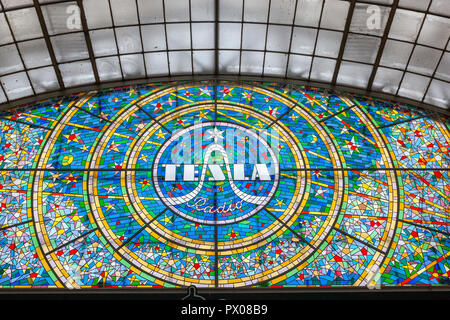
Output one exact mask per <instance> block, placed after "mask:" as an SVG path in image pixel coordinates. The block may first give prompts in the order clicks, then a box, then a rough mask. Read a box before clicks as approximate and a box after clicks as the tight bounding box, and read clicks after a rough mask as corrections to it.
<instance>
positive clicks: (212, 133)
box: [207, 127, 223, 143]
mask: <svg viewBox="0 0 450 320" xmlns="http://www.w3.org/2000/svg"><path fill="white" fill-rule="evenodd" d="M207 133H208V134H209V137H208V139H214V143H217V141H218V140H219V139H223V136H222V134H223V131H220V130H219V129H217V128H216V127H214V129H213V130H211V129H210V130H208V131H207Z"/></svg>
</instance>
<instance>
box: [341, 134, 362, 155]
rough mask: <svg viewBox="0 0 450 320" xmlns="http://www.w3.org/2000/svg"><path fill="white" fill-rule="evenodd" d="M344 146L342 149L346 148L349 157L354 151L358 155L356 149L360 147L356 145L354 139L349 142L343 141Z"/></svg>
mask: <svg viewBox="0 0 450 320" xmlns="http://www.w3.org/2000/svg"><path fill="white" fill-rule="evenodd" d="M345 143H346V145H345V146H344V147H343V148H347V149H348V150H349V152H350V154H351V155H353V151H356V152H358V153H359V150H358V148H360V147H361V145H359V144H356V142H355V137H352V140H351V141H348V140H345Z"/></svg>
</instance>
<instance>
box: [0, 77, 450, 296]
mask: <svg viewBox="0 0 450 320" xmlns="http://www.w3.org/2000/svg"><path fill="white" fill-rule="evenodd" d="M449 144H450V133H449V122H448V118H447V119H446V118H445V116H443V115H440V114H437V113H432V112H429V111H426V110H422V109H419V108H415V107H413V106H407V105H399V104H396V103H394V102H389V101H383V100H378V99H375V98H370V97H366V96H361V95H355V94H350V93H346V92H336V91H331V90H325V89H319V88H312V87H306V86H297V85H280V84H274V83H259V82H239V83H235V82H225V81H218V82H217V81H216V82H213V81H210V82H198V83H192V82H167V83H150V84H146V85H137V86H129V87H120V88H111V89H106V90H102V91H90V92H84V93H79V94H76V95H73V96H70V97H63V98H55V99H49V100H45V101H41V102H37V103H33V104H29V105H24V106H21V107H19V108H16V109H13V110H10V111H8V112H3V113H2V114H1V120H0V173H1V174H0V180H1V181H0V202H1V206H0V232H1V236H0V287H1V288H38V287H48V288H68V289H71V288H95V287H111V288H114V287H140V288H148V287H181V286H188V285H191V284H193V285H196V286H198V287H210V288H223V287H243V286H250V287H307V286H332V287H333V286H336V287H340V286H358V287H359V286H371V285H380V286H410V285H413V286H414V285H432V286H434V285H445V284H448V283H449V276H450V265H449V259H448V257H449V255H450V239H449V233H450V229H449V226H450V217H449V214H450V206H449V204H450V184H449V173H448V172H449V171H448V169H449V167H450V154H449V150H450V149H449V148H450V145H449Z"/></svg>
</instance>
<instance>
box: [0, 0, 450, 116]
mask: <svg viewBox="0 0 450 320" xmlns="http://www.w3.org/2000/svg"><path fill="white" fill-rule="evenodd" d="M36 3H37V4H35V1H32V0H14V1H12V0H0V11H1V12H0V77H1V78H2V81H3V82H4V83H2V91H1V92H0V103H2V104H8V103H11V102H13V103H15V104H16V103H19V102H20V101H17V102H15V101H16V100H18V99H21V98H26V97H28V96H33V95H35V94H41V93H51V92H54V91H58V90H65V89H71V88H74V89H73V90H75V87H79V86H86V85H92V84H96V85H99V84H100V83H103V82H113V81H123V80H139V79H146V78H154V77H167V78H169V77H174V76H177V75H180V76H186V75H190V76H195V75H202V76H203V75H208V76H218V75H219V76H228V75H230V76H243V77H245V76H270V77H275V78H280V80H283V81H285V80H288V81H291V80H299V81H306V82H308V81H313V82H318V83H323V84H326V85H331V86H346V87H348V86H350V87H355V88H360V89H363V90H365V91H367V92H370V91H372V92H374V93H380V94H389V95H392V96H393V98H397V99H402V98H406V99H408V100H415V102H416V103H417V104H421V105H427V104H429V105H433V106H438V107H441V108H444V109H448V107H449V105H450V100H449V98H448V93H447V92H449V91H450V75H449V55H450V54H449V48H450V44H449V37H450V1H448V0H367V1H359V0H245V1H244V0H82V1H75V0H71V1H70V0H69V1H61V0H51V1H50V0H39V1H37V2H36ZM79 4H81V5H82V6H81V7H78V5H79ZM16 73H17V74H16ZM4 79H6V80H4ZM10 79H13V81H16V82H15V83H14V84H13V83H12V82H10ZM17 81H23V83H20V82H17Z"/></svg>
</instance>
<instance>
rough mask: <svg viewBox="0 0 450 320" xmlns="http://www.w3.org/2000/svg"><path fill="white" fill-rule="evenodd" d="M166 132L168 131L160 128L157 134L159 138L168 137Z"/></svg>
mask: <svg viewBox="0 0 450 320" xmlns="http://www.w3.org/2000/svg"><path fill="white" fill-rule="evenodd" d="M166 134H167V133H164V132H162V130H161V129H159V132H158V133H157V134H156V136H157V137H158V139H165V138H166Z"/></svg>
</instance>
